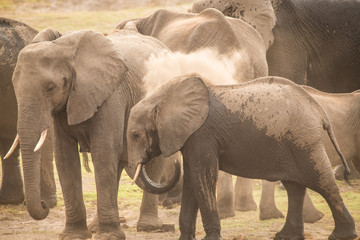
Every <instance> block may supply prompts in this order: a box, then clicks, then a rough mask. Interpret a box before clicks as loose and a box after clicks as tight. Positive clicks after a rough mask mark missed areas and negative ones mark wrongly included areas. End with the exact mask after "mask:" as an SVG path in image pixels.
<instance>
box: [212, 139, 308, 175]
mask: <svg viewBox="0 0 360 240" xmlns="http://www.w3.org/2000/svg"><path fill="white" fill-rule="evenodd" d="M236 136H241V135H236ZM221 152H222V154H221V155H220V157H219V168H220V170H223V171H226V172H228V173H230V174H233V175H237V176H241V177H246V178H256V179H266V180H269V181H276V180H291V179H294V178H297V177H298V176H299V172H298V167H297V165H296V164H295V161H294V160H295V156H294V154H295V155H296V158H305V159H306V158H307V157H308V156H305V155H304V151H301V149H299V148H298V147H297V146H295V145H294V144H292V143H291V142H287V141H280V142H279V141H277V140H276V139H274V138H272V137H269V136H266V135H265V134H261V133H258V134H252V135H249V136H247V137H240V138H233V139H231V141H228V142H227V145H226V146H224V147H223V149H222V151H221Z"/></svg>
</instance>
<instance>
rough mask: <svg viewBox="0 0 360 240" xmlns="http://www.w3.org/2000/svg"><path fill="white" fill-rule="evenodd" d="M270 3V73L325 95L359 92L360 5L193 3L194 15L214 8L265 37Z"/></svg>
mask: <svg viewBox="0 0 360 240" xmlns="http://www.w3.org/2000/svg"><path fill="white" fill-rule="evenodd" d="M270 5H272V6H273V9H274V13H275V18H276V25H275V27H274V28H273V29H272V30H273V34H274V41H273V43H272V45H271V46H270V47H269V49H268V51H267V61H268V65H269V75H271V76H281V77H285V78H288V79H290V80H292V81H294V82H296V83H298V84H306V85H309V86H312V87H314V88H316V89H319V90H321V91H325V92H332V93H341V92H351V91H355V90H357V89H360V81H359V80H358V76H359V74H360V51H359V45H360V42H359V37H360V34H359V33H360V26H359V24H358V23H359V21H360V16H359V14H358V12H359V9H360V2H359V1H356V0H347V1H345V2H344V1H340V0H331V1H327V0H321V1H318V0H308V1H304V0H254V1H249V0H195V1H194V3H193V7H192V11H193V12H201V11H203V10H204V9H206V8H216V9H219V10H220V11H222V12H223V13H224V14H226V15H227V16H231V17H240V18H241V19H243V20H244V21H246V22H249V23H250V24H252V25H254V26H255V27H256V29H257V30H258V31H259V32H260V33H261V34H262V35H266V34H267V33H268V32H269V28H266V27H263V26H266V25H264V24H262V23H263V22H264V20H267V19H269V18H270V19H271V17H272V16H273V15H270V14H267V13H269V12H271V10H269V7H270ZM256 13H257V14H256ZM259 25H260V26H261V27H259Z"/></svg>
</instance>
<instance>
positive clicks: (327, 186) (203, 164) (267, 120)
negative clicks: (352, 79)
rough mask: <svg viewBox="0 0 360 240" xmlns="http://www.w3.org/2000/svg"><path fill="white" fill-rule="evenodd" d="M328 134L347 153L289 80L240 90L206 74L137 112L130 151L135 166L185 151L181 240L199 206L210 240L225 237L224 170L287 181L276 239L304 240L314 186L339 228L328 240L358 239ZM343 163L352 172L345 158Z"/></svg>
mask: <svg viewBox="0 0 360 240" xmlns="http://www.w3.org/2000/svg"><path fill="white" fill-rule="evenodd" d="M174 104H175V105H176V108H174ZM274 106H276V108H274ZM278 109H282V111H279V110H278ZM169 112H171V114H169ZM324 130H326V131H327V133H328V135H329V137H330V138H331V139H332V140H333V142H334V147H335V148H337V151H338V153H339V154H340V155H341V152H340V150H339V147H338V144H337V142H336V139H335V137H334V133H333V131H332V127H331V124H330V122H329V119H328V117H327V115H326V113H325V111H324V110H323V108H322V107H321V106H320V105H319V104H318V103H317V102H316V101H315V100H314V99H313V98H312V97H311V96H310V95H309V94H308V93H307V92H306V91H305V90H304V89H303V88H301V87H300V86H298V85H296V84H294V83H292V82H291V81H289V80H286V79H283V78H279V77H264V78H259V79H256V80H254V81H250V82H247V83H244V84H241V85H233V86H206V85H205V83H204V81H203V79H201V77H200V76H199V75H187V76H182V77H178V78H176V79H174V80H172V81H170V82H168V83H166V84H164V85H163V86H162V87H160V88H159V89H157V90H156V91H154V93H153V94H151V95H150V96H148V97H146V98H145V99H143V100H142V101H140V102H139V103H138V104H136V105H135V106H134V107H133V108H132V110H131V113H130V116H129V126H128V130H127V139H128V142H129V144H128V145H127V146H128V154H129V162H133V164H137V163H143V164H144V163H147V162H148V161H150V160H151V157H153V156H156V155H159V154H160V153H162V154H163V155H164V156H169V155H171V154H172V153H174V152H176V151H178V150H179V149H180V151H181V153H182V154H183V161H184V191H183V198H182V203H181V210H180V218H179V224H180V231H181V236H180V239H193V238H194V237H195V220H196V216H197V211H198V210H199V209H200V213H201V216H202V221H203V226H204V230H205V232H206V237H205V239H221V236H220V220H219V216H218V211H217V206H216V196H215V191H216V179H217V175H218V170H219V169H220V170H223V171H225V172H228V173H230V174H234V175H238V176H242V177H246V178H263V179H266V180H269V181H275V180H281V181H282V183H283V184H284V186H285V188H286V190H287V191H288V198H289V200H288V201H289V207H288V215H287V218H286V223H285V225H284V227H283V229H282V230H281V231H280V232H278V233H277V234H276V235H275V239H304V224H303V221H302V206H303V200H304V195H305V189H306V188H307V187H308V188H310V189H312V190H314V191H316V192H318V193H319V194H321V195H322V196H323V197H324V198H325V199H326V201H327V202H328V204H329V207H330V209H331V211H332V214H333V218H334V221H335V228H334V230H333V232H332V233H331V235H330V236H329V239H354V238H355V237H356V236H357V234H356V231H355V223H354V220H353V218H352V216H351V215H350V213H349V212H348V210H347V208H346V207H345V205H344V203H343V200H342V198H341V196H340V194H339V189H338V187H337V185H336V182H335V178H334V175H333V172H332V168H331V165H330V162H329V160H328V158H327V155H326V154H325V146H324V143H323V141H322V133H323V131H324ZM343 164H344V165H345V166H346V167H347V165H346V162H345V160H344V159H343ZM141 187H143V186H141ZM156 188H157V187H156V186H155V185H153V186H152V189H151V190H152V191H155V189H156Z"/></svg>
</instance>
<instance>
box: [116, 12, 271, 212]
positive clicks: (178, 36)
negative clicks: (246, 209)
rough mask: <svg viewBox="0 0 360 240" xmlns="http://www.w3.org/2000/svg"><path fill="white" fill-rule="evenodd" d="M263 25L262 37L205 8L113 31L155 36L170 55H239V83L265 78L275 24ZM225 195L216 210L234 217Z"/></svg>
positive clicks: (131, 22) (132, 22) (137, 21)
mask: <svg viewBox="0 0 360 240" xmlns="http://www.w3.org/2000/svg"><path fill="white" fill-rule="evenodd" d="M270 10H272V8H270ZM269 14H271V11H269ZM263 25H264V26H266V27H267V28H268V32H267V33H265V34H263V36H262V37H263V38H262V37H261V36H260V35H259V33H258V32H257V31H256V30H255V29H254V28H253V27H251V26H250V25H249V24H247V23H245V22H244V21H242V20H240V19H234V18H227V17H225V16H224V15H223V14H221V13H220V12H219V11H218V10H216V9H205V10H204V11H202V12H201V13H199V14H189V13H179V12H174V11H169V10H158V11H156V12H154V13H153V14H152V15H150V16H148V17H144V18H139V19H133V20H125V21H122V22H121V23H119V24H118V25H117V26H116V29H133V30H135V31H138V32H139V33H141V34H144V35H149V36H152V37H155V38H157V39H159V40H160V41H162V42H163V43H164V44H165V45H166V46H168V47H169V48H170V50H172V51H173V52H181V53H185V54H191V53H194V54H196V55H200V54H198V51H199V50H201V49H211V50H214V51H215V52H216V53H217V54H219V55H220V56H224V55H225V56H228V55H230V56H231V55H232V54H233V53H234V52H235V51H236V52H240V53H241V55H240V56H243V57H242V59H243V60H240V61H239V60H236V59H235V60H233V61H232V62H234V63H235V69H236V70H235V71H234V73H233V78H234V79H235V80H236V81H237V82H243V81H248V80H252V79H254V78H257V77H263V76H267V75H268V69H267V63H266V50H267V49H268V47H269V46H270V45H271V43H272V41H273V34H272V31H271V30H272V27H273V26H274V25H275V21H274V19H273V20H271V19H269V20H268V22H266V24H263ZM264 29H265V27H264ZM264 35H265V36H264ZM224 39H225V40H226V41H224ZM244 60H245V61H244ZM205 61H206V60H205ZM244 69H246V70H245V71H244ZM222 176H223V177H221V178H226V179H228V178H229V177H230V176H229V175H226V174H222ZM219 182H221V180H220V181H219ZM225 193H226V191H223V192H220V193H219V195H220V199H219V203H218V204H219V211H220V212H221V216H222V217H228V216H234V215H235V211H234V210H233V209H229V206H231V205H233V200H232V198H230V199H229V198H227V197H228V196H227V195H226V194H225ZM221 196H223V197H221Z"/></svg>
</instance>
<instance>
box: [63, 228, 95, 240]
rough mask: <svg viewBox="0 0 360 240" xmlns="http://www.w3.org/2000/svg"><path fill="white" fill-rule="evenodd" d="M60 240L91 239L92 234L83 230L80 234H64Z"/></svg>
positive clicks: (73, 232)
mask: <svg viewBox="0 0 360 240" xmlns="http://www.w3.org/2000/svg"><path fill="white" fill-rule="evenodd" d="M59 239H60V240H70V239H91V233H90V232H89V231H88V230H82V231H80V232H75V231H71V232H62V233H61V234H60V235H59Z"/></svg>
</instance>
